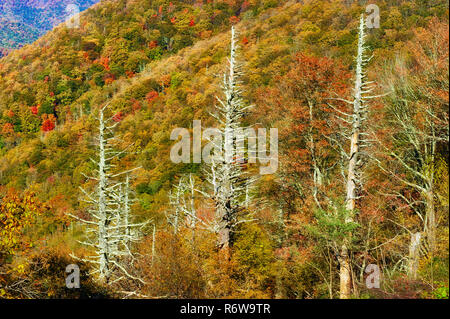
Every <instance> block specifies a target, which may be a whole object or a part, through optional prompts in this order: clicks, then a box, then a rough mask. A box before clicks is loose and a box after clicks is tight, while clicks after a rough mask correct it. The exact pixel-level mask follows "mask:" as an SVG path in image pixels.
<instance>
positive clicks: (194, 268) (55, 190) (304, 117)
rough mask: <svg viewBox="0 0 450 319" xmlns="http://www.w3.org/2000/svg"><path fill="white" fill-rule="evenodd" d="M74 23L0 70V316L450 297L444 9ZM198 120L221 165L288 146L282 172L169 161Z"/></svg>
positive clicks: (119, 8)
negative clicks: (18, 311) (263, 145)
mask: <svg viewBox="0 0 450 319" xmlns="http://www.w3.org/2000/svg"><path fill="white" fill-rule="evenodd" d="M374 5H375V6H374ZM377 10H379V17H378V18H377V17H376V16H375V18H374V19H372V20H371V17H372V18H373V15H374V14H376V12H377ZM371 15H372V16H371ZM79 22H80V24H79V26H75V27H74V26H73V25H68V24H65V23H62V24H60V25H59V26H57V27H56V28H54V29H53V30H52V31H50V32H48V33H47V34H45V35H44V36H42V37H41V38H39V39H38V40H37V41H36V42H34V43H32V44H29V45H26V46H24V47H23V48H20V49H17V50H14V51H12V52H10V53H9V54H8V55H7V56H6V57H3V58H2V59H0V298H92V297H96V298H243V299H247V298H259V299H265V298H272V299H274V298H277V299H312V298H314V299H315V298H320V299H327V298H331V299H334V298H341V299H347V298H361V299H378V298H380V299H387V298H407V299H410V298H427V299H428V298H429V299H445V298H448V295H449V184H448V182H449V177H448V164H449V160H448V152H449V149H448V143H449V122H448V121H449V118H448V114H449V93H448V90H449V49H448V46H449V24H448V23H449V11H448V2H447V1H444V0H432V1H426V0H411V1H406V0H396V1H387V0H377V1H351V0H325V1H318V0H304V1H294V0H289V1H288V0H172V1H169V0H152V1H148V0H103V1H100V2H99V3H98V4H96V5H94V6H93V7H91V8H90V9H88V10H86V11H84V12H83V13H82V14H81V16H80V19H79ZM196 121H201V128H202V129H206V128H208V127H212V128H217V131H218V134H219V135H218V136H220V137H223V139H222V138H220V139H219V140H220V141H219V142H215V143H216V144H217V143H218V144H220V145H219V147H220V148H223V149H225V151H226V150H227V148H229V147H232V144H233V141H234V143H235V144H236V147H237V144H239V139H240V137H239V136H234V135H232V133H230V132H231V131H233V130H234V129H238V128H256V129H261V128H266V129H267V133H268V134H269V129H270V128H277V129H278V140H277V145H278V153H277V156H278V160H277V169H276V170H275V171H274V172H270V174H261V169H260V168H261V166H264V164H260V163H259V162H257V163H253V162H252V161H251V160H250V158H251V156H252V154H251V152H250V150H249V151H248V152H247V151H244V152H242V154H241V155H242V156H241V157H238V155H239V154H238V155H236V157H234V158H231V159H229V158H227V156H222V155H220V154H216V153H214V154H213V156H212V160H211V161H209V162H205V161H196V160H195V156H196V155H195V154H190V155H189V156H188V160H187V161H178V163H176V161H174V160H172V155H173V154H172V152H173V146H174V144H175V143H176V136H175V138H174V136H173V132H174V129H177V128H184V131H183V132H187V134H188V138H187V139H188V141H189V139H192V143H191V144H193V148H195V147H196V146H195V143H196V142H195V135H196V132H198V131H197V130H198V127H196V123H198V122H196ZM230 134H231V142H230V138H229V137H230ZM201 139H202V138H201ZM207 140H208V139H207V138H205V137H204V135H203V139H202V142H203V143H202V145H204V144H206V143H207ZM215 141H216V140H215ZM269 144H270V143H269ZM188 145H190V144H189V143H188ZM230 145H231V146H230ZM233 145H234V144H233ZM215 146H217V145H215ZM271 146H272V145H270V147H271ZM268 151H269V150H268ZM237 153H239V152H237ZM208 154H210V153H208ZM68 265H77V267H79V269H80V282H81V288H80V289H69V288H68V287H67V286H66V281H65V279H66V277H67V275H68V274H67V273H66V267H67V266H68ZM375 275H377V276H375Z"/></svg>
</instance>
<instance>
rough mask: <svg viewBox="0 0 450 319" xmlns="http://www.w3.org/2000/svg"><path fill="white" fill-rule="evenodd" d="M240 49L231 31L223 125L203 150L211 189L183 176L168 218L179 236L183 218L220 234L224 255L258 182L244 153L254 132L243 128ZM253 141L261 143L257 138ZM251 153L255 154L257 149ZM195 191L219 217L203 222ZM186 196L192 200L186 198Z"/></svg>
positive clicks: (219, 116) (208, 134)
mask: <svg viewBox="0 0 450 319" xmlns="http://www.w3.org/2000/svg"><path fill="white" fill-rule="evenodd" d="M237 50H238V46H237V40H236V32H235V29H234V27H232V29H231V51H230V57H229V58H228V70H227V73H226V74H224V76H223V82H222V92H223V95H224V98H219V97H217V101H218V104H217V105H216V111H217V112H216V113H215V114H213V116H214V117H215V118H216V120H217V121H218V124H219V125H218V128H215V129H207V130H205V132H204V133H203V136H204V138H205V139H206V140H209V141H210V143H209V145H208V146H206V147H205V148H204V149H203V159H204V160H205V163H206V170H205V171H206V182H207V184H209V186H210V190H208V191H203V190H200V189H198V188H196V186H195V182H194V179H193V177H192V176H190V177H189V180H188V179H186V178H182V179H181V180H180V182H179V184H178V186H176V187H175V189H174V191H173V192H172V193H171V196H170V199H171V203H172V205H173V206H174V212H172V213H170V214H168V216H167V217H168V222H169V223H170V224H171V225H172V226H173V229H174V232H177V231H178V228H179V227H180V221H181V218H183V220H184V221H185V222H187V223H188V224H189V225H190V227H194V228H195V227H196V226H197V227H199V228H202V229H205V230H207V231H210V232H213V233H215V234H217V245H218V247H219V248H220V249H223V250H225V251H228V248H229V247H230V246H231V245H232V243H233V234H234V231H235V229H236V226H237V225H239V224H241V223H244V222H247V221H249V219H245V218H244V216H246V215H247V216H248V215H249V214H248V212H247V208H248V206H249V203H250V202H251V193H250V189H251V184H252V183H253V181H254V179H253V178H251V177H250V176H248V174H247V173H246V172H245V171H244V169H243V165H245V162H246V161H247V160H248V156H250V155H249V154H246V152H245V139H246V137H247V136H249V135H251V134H252V133H251V132H250V131H249V130H247V128H245V127H243V126H242V124H241V120H242V118H243V117H244V115H245V112H246V110H247V109H248V108H249V106H247V105H246V103H245V102H244V99H243V98H242V91H241V89H240V84H241V81H240V77H241V75H242V72H241V64H240V63H239V62H238V61H237V59H236V55H237ZM249 138H250V137H249ZM252 138H253V141H256V137H254V136H253V137H252ZM249 144H252V143H250V142H249ZM253 144H256V143H253ZM249 148H250V146H249ZM249 153H252V155H251V156H256V155H255V154H256V149H255V145H253V146H252V150H249ZM194 156H195V155H194ZM195 193H199V194H201V195H202V196H203V197H205V198H206V199H209V200H211V202H212V203H213V206H214V212H215V216H214V218H212V220H204V219H202V218H199V217H198V216H197V213H196V210H195V203H194V198H195V196H194V194H195ZM187 194H188V195H187ZM185 196H188V197H189V199H188V200H186V198H185Z"/></svg>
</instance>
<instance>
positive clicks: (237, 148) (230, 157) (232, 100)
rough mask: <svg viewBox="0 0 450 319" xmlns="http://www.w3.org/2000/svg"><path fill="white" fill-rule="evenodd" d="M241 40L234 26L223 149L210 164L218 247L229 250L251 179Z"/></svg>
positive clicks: (222, 110) (222, 115)
mask: <svg viewBox="0 0 450 319" xmlns="http://www.w3.org/2000/svg"><path fill="white" fill-rule="evenodd" d="M236 42H237V40H236V32H235V29H234V27H232V29H231V50H230V57H229V59H228V62H229V66H228V72H227V74H224V78H223V83H222V91H223V95H224V96H225V99H221V98H219V97H218V98H217V100H218V102H219V103H218V105H216V108H217V111H218V114H217V115H216V116H215V117H216V119H217V120H218V122H219V124H220V128H219V130H218V131H219V132H220V139H219V140H220V141H221V142H220V146H221V147H220V149H221V150H223V152H221V154H218V152H216V153H215V154H214V155H213V156H212V160H211V163H210V165H209V168H210V174H209V177H208V182H209V184H210V185H211V186H212V187H213V188H214V191H213V193H214V194H213V195H212V200H213V202H214V205H215V210H216V216H217V226H218V229H217V232H218V246H219V247H220V248H221V249H227V248H229V247H230V246H231V245H232V242H233V234H234V231H235V228H236V226H237V225H238V224H240V223H242V222H244V220H243V213H244V211H245V207H246V205H247V204H248V203H246V201H247V200H246V192H247V190H248V187H249V185H250V183H251V179H250V178H249V177H248V176H247V175H246V173H245V172H244V171H243V169H242V164H243V163H244V161H245V158H244V156H245V155H244V154H245V152H244V140H245V134H244V127H243V126H242V123H241V120H242V118H243V116H244V115H245V112H246V110H247V109H248V108H249V106H248V105H246V103H245V102H244V100H243V98H242V91H241V89H240V84H241V81H240V78H241V76H242V71H241V64H240V63H239V62H238V61H237V58H236V55H237V50H238V46H237V43H236Z"/></svg>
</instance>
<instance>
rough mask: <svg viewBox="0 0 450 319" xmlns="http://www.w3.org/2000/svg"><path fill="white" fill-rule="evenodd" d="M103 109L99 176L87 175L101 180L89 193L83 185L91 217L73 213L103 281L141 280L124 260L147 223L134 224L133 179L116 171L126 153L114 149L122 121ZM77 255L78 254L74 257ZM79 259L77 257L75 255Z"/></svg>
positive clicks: (97, 180)
mask: <svg viewBox="0 0 450 319" xmlns="http://www.w3.org/2000/svg"><path fill="white" fill-rule="evenodd" d="M106 107H107V106H105V107H102V108H100V110H99V117H98V123H99V125H98V136H97V138H96V142H97V147H98V148H97V152H98V158H96V159H91V161H92V162H93V163H95V165H96V166H97V168H96V170H95V172H96V176H95V177H87V176H86V177H87V178H88V179H91V180H94V181H96V182H97V185H96V189H95V191H94V192H92V193H88V192H87V191H85V190H84V189H83V188H80V189H81V191H82V192H83V194H84V195H85V196H86V198H87V199H86V200H85V201H86V202H87V203H88V204H89V205H90V209H89V213H90V219H89V220H86V219H82V218H80V217H78V216H74V215H70V216H71V217H73V218H75V219H76V220H78V221H80V222H81V223H82V224H84V225H85V226H86V228H87V229H86V237H87V239H86V240H85V241H82V242H80V243H81V244H83V245H86V246H88V247H90V248H93V255H91V256H89V257H88V258H85V259H82V260H83V261H85V262H88V263H91V264H93V265H94V270H93V271H92V273H93V274H96V275H97V276H98V279H99V281H100V282H105V283H111V282H117V281H118V280H121V279H123V278H125V277H129V278H132V279H138V278H135V277H133V276H132V275H130V274H129V273H128V272H127V270H126V267H125V266H124V265H123V264H122V263H121V261H122V260H123V259H124V258H125V257H132V254H131V251H130V249H129V244H130V243H131V242H135V241H137V240H139V238H140V235H141V231H140V230H141V229H142V227H144V226H145V224H146V223H140V224H133V223H131V222H130V219H131V216H130V199H129V193H130V190H129V178H128V176H127V178H126V181H125V185H123V183H122V182H120V181H117V178H118V177H119V176H121V175H123V174H125V173H127V172H130V171H127V172H122V173H114V172H113V170H112V167H113V165H112V164H111V161H112V160H114V159H115V158H117V157H118V156H120V155H121V154H123V153H124V151H122V152H118V151H115V150H114V146H113V144H112V143H113V142H114V141H115V140H117V138H116V137H115V136H114V131H113V129H114V127H115V126H116V125H117V124H118V123H114V124H112V125H108V122H109V120H105V118H104V110H105V108H106ZM74 257H75V256H74ZM75 258H76V257H75Z"/></svg>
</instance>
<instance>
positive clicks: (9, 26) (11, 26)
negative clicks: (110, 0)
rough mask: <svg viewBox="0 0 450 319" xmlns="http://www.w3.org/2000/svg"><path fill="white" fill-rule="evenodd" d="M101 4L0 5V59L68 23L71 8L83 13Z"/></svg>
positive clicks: (87, 0)
mask: <svg viewBox="0 0 450 319" xmlns="http://www.w3.org/2000/svg"><path fill="white" fill-rule="evenodd" d="M97 2H100V0H5V1H1V2H0V57H2V56H5V55H7V54H8V53H9V52H10V51H11V49H18V48H20V47H22V46H23V45H25V44H29V43H32V42H33V41H35V40H36V39H37V38H39V37H40V36H42V35H44V34H45V33H46V32H47V31H49V30H51V29H53V27H55V26H56V25H58V24H60V23H61V22H63V21H64V20H66V19H67V18H68V16H69V13H67V12H66V7H67V5H69V4H75V5H78V6H79V8H80V11H83V10H85V9H87V8H89V7H90V6H92V5H93V4H95V3H97Z"/></svg>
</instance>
